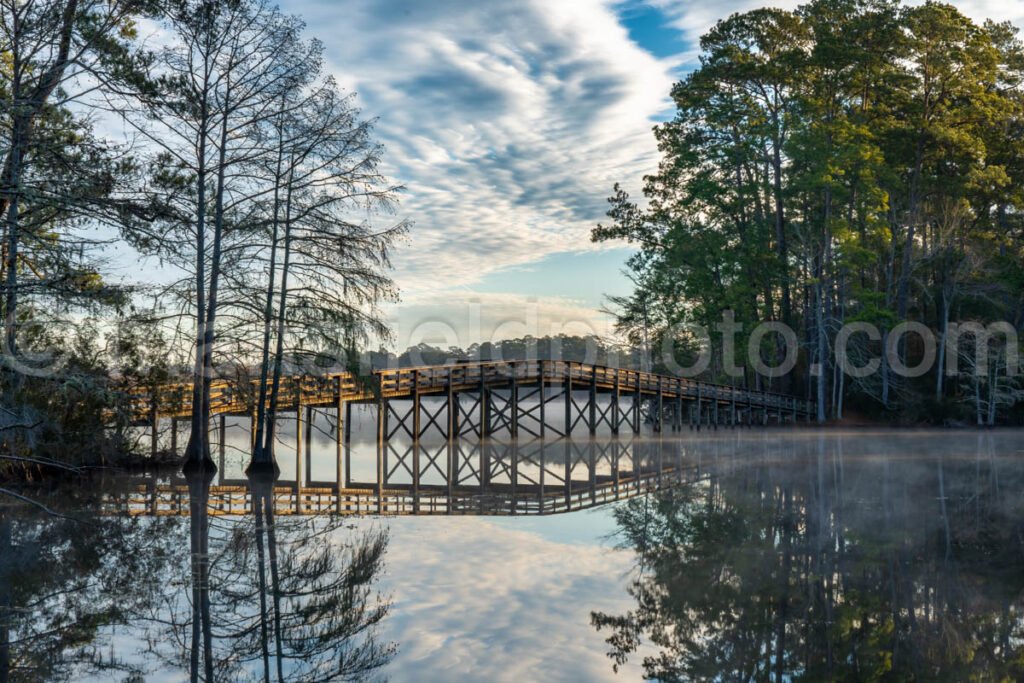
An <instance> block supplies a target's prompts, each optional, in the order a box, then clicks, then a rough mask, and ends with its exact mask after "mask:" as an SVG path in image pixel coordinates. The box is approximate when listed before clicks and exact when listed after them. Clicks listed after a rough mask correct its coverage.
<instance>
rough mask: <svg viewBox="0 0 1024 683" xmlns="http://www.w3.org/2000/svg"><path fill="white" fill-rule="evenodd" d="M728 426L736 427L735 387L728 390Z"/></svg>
mask: <svg viewBox="0 0 1024 683" xmlns="http://www.w3.org/2000/svg"><path fill="white" fill-rule="evenodd" d="M729 397H730V398H729V426H730V427H731V428H733V429H736V387H731V388H730V391H729Z"/></svg>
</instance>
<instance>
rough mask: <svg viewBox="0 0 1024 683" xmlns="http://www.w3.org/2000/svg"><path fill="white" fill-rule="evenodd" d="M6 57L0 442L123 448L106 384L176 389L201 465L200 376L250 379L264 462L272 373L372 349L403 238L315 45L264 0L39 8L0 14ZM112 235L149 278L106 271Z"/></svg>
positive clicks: (1, 145)
mask: <svg viewBox="0 0 1024 683" xmlns="http://www.w3.org/2000/svg"><path fill="white" fill-rule="evenodd" d="M140 26H145V27H147V31H149V32H150V35H140V33H141V30H140ZM154 26H155V27H156V30H155V35H156V36H158V38H157V39H154V37H153V32H154V29H153V27H154ZM0 51H2V52H3V55H4V59H3V63H2V64H0V100H2V107H0V133H2V135H0V152H2V154H3V155H4V165H3V167H2V177H0V209H2V211H3V216H4V221H3V231H4V239H3V259H2V263H0V276H2V277H0V286H2V287H3V296H2V301H0V305H2V307H3V313H4V321H5V325H4V340H5V348H4V359H5V361H6V362H5V364H4V368H3V371H2V373H3V377H2V380H3V386H2V390H3V402H2V406H0V408H2V410H3V416H2V420H0V430H2V431H0V438H2V440H3V441H4V444H3V451H4V452H5V453H8V454H10V455H12V456H19V455H20V456H24V455H25V454H26V453H28V452H30V451H31V453H32V454H33V456H34V457H36V456H43V455H46V449H47V448H48V446H47V444H50V445H52V446H53V451H54V453H53V454H54V455H57V454H60V455H61V457H63V456H64V454H62V453H61V451H62V450H66V445H67V444H68V443H69V442H75V443H77V444H78V445H80V446H84V447H86V450H87V451H88V452H89V453H90V454H91V455H92V456H96V455H100V456H103V457H106V456H110V455H113V454H116V453H119V452H123V451H124V450H126V448H129V447H130V445H131V444H130V441H129V438H130V437H129V435H130V430H129V429H127V426H128V425H127V417H128V414H127V411H126V406H125V402H124V397H123V395H121V394H119V393H118V391H119V388H121V387H124V386H125V385H128V384H138V383H140V382H143V383H145V382H148V383H151V384H153V385H156V384H158V383H160V382H166V381H167V380H169V379H176V378H177V379H180V380H182V381H187V382H191V383H192V386H193V395H192V410H193V415H192V423H191V427H192V428H191V433H190V437H189V442H188V447H187V452H186V458H187V460H188V461H189V462H192V463H205V464H206V465H210V464H212V460H211V459H210V456H209V438H208V434H209V414H210V406H209V401H210V387H211V384H212V382H213V381H215V380H216V379H218V378H222V377H228V378H232V379H248V377H249V375H251V374H254V373H255V375H257V376H258V377H260V378H262V379H263V380H264V385H265V386H266V389H265V391H264V392H263V393H262V394H261V395H260V396H259V397H258V399H259V402H258V406H259V415H258V418H259V420H258V424H259V428H260V432H261V433H260V436H261V438H260V439H259V440H258V441H257V444H256V447H255V449H254V458H255V459H257V460H268V461H269V460H272V458H273V456H272V450H273V442H274V417H273V416H274V413H275V412H276V410H277V396H278V392H277V387H278V384H279V381H280V377H281V375H282V367H283V365H284V364H285V363H289V364H294V363H297V362H301V360H302V359H303V358H314V357H315V358H316V359H317V360H318V362H321V363H324V362H329V363H330V364H331V365H333V366H334V367H339V368H341V367H349V366H352V365H354V363H355V360H356V358H357V356H356V351H357V349H358V347H359V346H360V345H361V344H364V343H366V342H367V341H368V339H370V337H371V336H373V338H375V339H380V338H384V339H386V338H387V337H388V330H387V327H386V325H385V324H384V322H383V319H382V315H381V313H380V310H379V308H378V305H379V304H380V303H381V302H382V301H386V300H389V299H392V298H394V296H395V289H394V286H393V284H392V282H391V279H390V277H389V275H388V270H389V265H390V264H389V252H390V249H391V247H392V245H393V244H394V242H395V240H396V239H398V238H399V237H400V236H401V235H402V233H403V232H404V231H405V230H406V227H407V225H406V223H405V222H404V221H402V220H397V219H392V218H385V219H384V220H381V219H380V217H381V216H386V215H387V214H389V213H391V211H392V209H393V207H394V205H395V200H396V198H397V194H398V192H399V191H400V188H399V187H398V186H396V185H394V184H393V183H391V182H390V181H389V180H388V179H387V178H385V177H384V176H383V175H382V174H381V172H380V170H379V166H380V161H381V154H382V152H383V150H382V148H381V146H380V145H379V144H378V143H377V142H376V141H375V140H374V138H373V122H372V121H371V120H367V119H365V118H363V117H362V115H361V113H360V111H359V109H358V108H357V107H356V104H355V101H354V95H353V94H352V93H346V92H344V91H343V90H341V89H340V88H339V87H338V85H337V84H336V83H335V82H334V80H333V79H332V78H331V77H330V75H329V74H328V73H327V70H326V68H325V66H324V59H323V46H322V45H321V44H320V43H319V42H318V41H316V40H313V39H310V38H308V37H306V36H305V27H304V25H303V23H302V21H301V20H300V19H299V18H298V17H295V16H290V15H288V14H285V13H283V12H281V11H280V10H278V9H277V8H276V7H274V6H273V5H271V4H270V3H268V2H265V1H263V0H233V1H231V2H212V1H210V0H153V1H151V2H147V1H143V0H123V1H121V0H47V1H32V2H20V1H19V2H14V1H11V2H3V3H0ZM101 126H102V130H103V134H100V133H98V132H97V131H98V130H99V129H100V127H101ZM111 131H121V132H122V133H123V136H122V139H111V138H112V136H116V134H114V133H112V132H111ZM112 244H118V245H123V246H125V247H127V248H128V249H129V252H128V253H130V250H134V252H135V253H138V254H139V255H141V256H143V257H149V259H150V261H149V262H150V263H152V264H154V265H157V264H158V265H159V267H160V268H159V272H158V273H157V274H156V277H153V278H152V279H151V280H150V281H148V282H143V283H138V284H133V285H131V286H129V285H126V284H124V283H121V282H117V281H115V280H114V279H113V278H112V277H110V276H109V272H110V271H109V270H108V264H107V263H105V262H104V250H105V249H106V248H107V247H109V246H110V245H112ZM122 253H124V250H123V249H122ZM186 368H187V370H185V369H186ZM183 370H185V371H184V372H183Z"/></svg>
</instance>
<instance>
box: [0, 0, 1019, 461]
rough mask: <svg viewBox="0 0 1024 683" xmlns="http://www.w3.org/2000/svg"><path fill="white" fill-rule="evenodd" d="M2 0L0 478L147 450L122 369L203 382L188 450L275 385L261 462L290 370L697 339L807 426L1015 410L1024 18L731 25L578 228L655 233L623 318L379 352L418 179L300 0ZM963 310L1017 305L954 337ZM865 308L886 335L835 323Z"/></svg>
mask: <svg viewBox="0 0 1024 683" xmlns="http://www.w3.org/2000/svg"><path fill="white" fill-rule="evenodd" d="M0 11H2V12H3V13H4V19H5V20H4V21H3V22H0V45H2V49H3V52H4V55H5V59H4V61H3V63H2V64H0V100H2V101H4V102H5V105H6V106H4V107H3V109H2V111H0V139H2V141H3V144H2V147H3V150H2V155H3V164H2V167H0V224H2V237H0V252H2V253H0V288H2V289H3V292H2V294H0V308H2V309H3V320H4V334H3V340H4V346H3V349H2V351H3V353H2V356H3V360H4V364H3V369H2V371H0V479H3V480H8V479H9V478H10V477H22V476H26V473H28V472H29V471H30V470H33V469H34V470H35V471H38V470H39V468H51V467H52V468H57V469H59V470H61V471H67V472H72V473H73V472H74V471H75V469H76V468H79V467H84V466H92V465H96V464H100V465H112V464H115V463H120V462H122V461H124V460H125V459H127V460H134V459H135V458H136V457H142V454H140V453H138V449H137V448H136V446H135V444H134V443H133V436H132V433H131V424H130V420H129V416H128V414H127V410H126V407H125V402H124V396H125V394H124V388H125V387H129V386H159V385H162V384H166V383H170V382H183V383H187V384H189V385H190V386H191V387H192V401H191V405H192V406H193V411H192V415H191V418H190V420H189V433H188V436H187V444H186V447H185V449H184V451H185V462H184V464H185V465H186V466H188V467H190V468H198V470H201V471H204V472H205V471H212V470H213V469H215V465H214V462H213V459H212V458H211V455H210V437H209V434H210V431H211V420H210V417H211V410H210V390H211V385H212V383H213V382H215V381H217V380H219V379H231V380H242V381H250V380H256V386H257V387H259V393H260V395H259V397H258V399H257V400H256V402H255V404H254V405H256V406H258V409H257V415H256V416H255V417H256V435H255V438H254V442H253V448H252V453H251V466H252V468H255V469H254V471H255V470H260V471H261V472H262V473H263V474H270V475H271V476H276V469H277V468H276V461H275V456H274V448H275V442H276V438H277V437H276V429H277V419H276V417H277V413H278V411H279V406H278V396H279V390H280V387H281V383H282V378H283V377H287V376H289V375H294V374H315V373H316V372H321V371H323V370H324V369H326V368H331V369H332V370H334V371H337V370H339V369H344V370H349V371H351V372H353V373H354V374H355V375H356V376H357V377H366V376H368V375H369V374H370V371H372V369H374V368H381V367H392V366H408V365H420V364H426V365H430V364H436V363H439V362H450V361H456V362H458V361H460V360H468V359H481V360H489V359H504V360H517V359H523V358H528V357H530V358H538V359H545V358H547V359H562V360H576V361H581V362H592V363H597V364H607V365H617V366H620V367H635V368H637V369H647V370H650V371H653V372H659V373H664V374H673V373H675V372H676V370H675V369H676V368H678V367H680V366H682V367H693V366H694V364H695V363H696V362H697V360H698V359H699V358H700V357H701V356H702V355H705V353H706V355H707V356H708V357H709V363H708V365H707V366H706V367H704V369H703V370H702V371H701V372H700V373H699V375H698V377H699V379H701V380H704V381H708V382H714V383H720V384H729V385H734V386H739V387H743V388H747V389H750V390H759V391H760V390H764V391H773V392H779V393H785V394H789V395H791V396H794V397H798V398H800V399H808V400H811V401H813V402H814V403H815V404H816V405H817V410H818V414H817V416H816V417H817V421H818V423H819V424H839V425H848V424H850V422H851V420H852V421H855V422H858V423H860V422H863V423H866V424H878V425H932V426H941V425H946V426H959V425H963V426H969V425H985V426H995V425H1016V426H1019V425H1022V424H1024V380H1022V378H1021V376H1020V373H1019V372H1013V369H1015V365H1016V362H1015V361H1016V358H1017V357H1018V356H1019V355H1020V341H1019V333H1020V332H1021V331H1022V329H1024V269H1022V268H1024V266H1022V264H1024V45H1022V43H1021V41H1020V40H1019V38H1018V36H1017V31H1016V29H1015V28H1014V27H1013V26H1011V25H1010V24H1007V23H994V22H983V23H979V22H976V21H973V20H971V19H969V18H967V17H966V16H964V15H963V14H962V13H961V12H959V11H958V10H957V9H955V8H954V7H952V6H950V5H946V4H942V3H936V2H927V3H925V4H922V5H915V6H907V5H905V4H903V3H901V2H897V1H890V0H813V1H812V2H810V3H808V4H806V5H804V6H802V7H800V8H799V9H797V10H795V11H792V12H790V11H784V10H777V9H758V10H754V11H751V12H745V13H741V14H735V15H733V16H731V17H728V18H725V19H723V20H722V21H720V22H719V23H718V24H717V25H716V26H715V27H714V28H713V29H712V30H711V31H710V32H708V33H707V34H706V35H705V36H704V37H703V38H702V40H701V43H700V61H699V65H698V66H697V67H696V68H695V69H694V70H693V71H692V72H690V73H689V74H688V75H686V76H685V77H684V78H683V79H682V80H681V81H680V82H679V83H677V84H676V85H675V87H674V88H673V90H672V93H671V94H672V98H673V102H674V104H675V108H676V110H675V116H674V118H672V119H671V120H669V121H667V122H665V123H663V124H660V125H658V126H656V127H655V130H654V135H655V136H656V138H657V140H658V143H659V148H660V151H661V154H662V159H661V163H660V165H659V167H658V168H657V169H654V170H653V172H652V174H651V175H649V176H647V177H646V178H645V179H644V190H643V194H644V197H643V199H642V201H639V202H638V201H635V200H633V199H631V198H630V197H629V196H628V195H627V194H626V193H625V192H624V191H623V190H622V189H621V188H620V187H618V186H616V187H615V189H614V194H613V196H612V197H611V199H610V209H609V211H608V216H609V219H610V221H609V222H608V223H607V224H606V225H599V226H597V227H596V228H595V229H594V230H593V232H592V235H591V237H592V239H593V240H594V241H596V242H612V241H618V242H621V241H625V242H628V243H630V244H632V245H633V247H635V248H636V252H635V255H634V256H633V257H632V258H630V260H629V261H628V262H627V264H626V268H627V275H628V276H629V277H630V278H632V280H633V282H634V283H635V289H634V292H633V293H632V294H631V295H629V296H625V297H612V298H610V301H609V310H610V312H611V313H612V314H614V315H615V316H616V320H617V332H618V333H619V335H620V338H621V340H622V341H621V343H620V342H612V341H609V340H606V339H598V338H596V337H594V338H587V337H567V336H562V337H556V338H549V337H544V338H540V339H534V338H529V337H528V338H524V339H513V340H505V341H501V342H495V343H486V344H475V345H473V346H470V347H468V348H465V349H460V348H448V349H440V348H435V347H432V346H429V345H420V346H418V347H415V348H413V349H408V350H406V351H404V352H402V353H401V354H396V353H392V352H387V351H384V350H380V351H367V350H366V349H368V348H370V347H371V345H379V347H380V349H386V348H387V347H388V345H391V344H394V341H395V340H394V338H393V336H392V334H391V331H390V329H389V327H388V321H387V317H386V313H385V308H384V307H385V305H387V304H391V303H396V302H397V300H398V291H397V287H396V285H395V283H394V281H393V280H392V276H391V262H390V256H391V253H392V250H393V249H395V248H396V247H398V246H399V245H400V244H401V243H402V242H403V241H404V240H406V239H407V233H408V231H409V228H410V226H411V223H410V221H408V220H406V219H404V218H402V217H400V215H399V214H398V213H397V212H398V203H399V200H400V198H401V195H402V193H403V191H404V188H403V187H402V186H401V185H400V184H399V183H397V182H395V181H393V180H392V179H390V178H388V177H387V176H386V175H385V174H384V172H383V171H382V168H383V167H384V164H385V151H384V150H383V148H382V146H381V145H380V143H379V142H377V140H376V139H375V137H374V124H375V121H374V120H373V119H369V118H367V117H365V116H364V115H363V113H362V112H361V111H360V109H359V106H358V101H357V99H356V94H355V93H352V92H349V91H346V90H344V89H343V88H341V87H340V86H339V85H338V84H337V83H336V82H335V81H334V80H333V79H332V78H331V76H330V75H329V70H328V68H327V66H326V64H325V57H324V47H323V44H322V43H321V42H319V41H318V40H316V39H315V38H312V37H310V36H308V35H307V30H306V27H305V25H304V23H303V21H302V19H301V18H300V17H297V16H293V15H289V14H287V13H284V12H282V11H280V10H279V9H277V8H276V7H274V6H273V5H272V4H270V3H269V2H268V0H238V1H237V2H231V3H211V2H205V1H203V0H157V1H152V0H63V1H48V2H40V3H5V4H3V6H2V8H0ZM142 26H146V27H147V29H146V30H147V31H150V30H151V29H152V27H157V28H158V29H159V32H160V36H161V37H160V41H159V44H156V43H154V42H153V41H151V40H149V39H148V38H146V37H145V36H143V31H142V29H141V28H140V27H142ZM115 130H117V131H121V132H122V133H123V137H121V138H118V139H113V138H111V137H110V136H111V135H112V134H113V133H112V132H111V131H115ZM595 190H598V188H595ZM115 249H116V250H120V251H121V252H125V251H128V252H131V253H134V254H138V256H139V257H140V258H142V259H146V263H149V264H153V273H152V274H151V275H147V277H148V278H150V279H149V280H147V281H142V282H136V283H128V282H123V281H118V280H117V278H116V277H115V276H114V275H113V274H114V273H116V272H117V271H116V268H114V267H113V265H112V264H111V256H110V255H111V253H112V250H115ZM724 320H730V321H740V320H742V321H745V322H747V324H746V325H745V326H741V327H740V328H739V329H732V330H729V331H727V330H726V329H723V327H721V326H720V321H724ZM750 323H756V324H757V326H751V324H750ZM961 323H962V324H969V325H975V326H978V327H980V328H983V329H985V330H990V329H993V327H992V326H993V325H1003V326H1004V327H1005V329H1004V328H1000V329H1001V330H1002V331H1001V333H1000V334H985V335H982V334H978V333H971V334H969V335H967V341H966V343H964V344H962V345H961V346H960V347H957V348H958V351H957V352H956V355H955V356H954V357H952V358H950V357H949V356H947V355H945V354H947V349H948V348H949V344H948V343H947V342H948V341H949V339H950V336H951V335H952V334H953V330H954V329H955V328H954V327H953V326H954V325H957V324H961ZM851 324H854V325H863V326H866V327H865V329H869V330H875V331H877V332H878V334H877V335H875V334H873V333H872V332H867V333H865V332H864V331H863V330H862V331H861V332H860V333H854V334H852V335H848V336H846V337H844V336H843V334H844V333H843V330H845V329H847V327H848V326H849V325H851ZM764 325H768V326H776V327H773V328H771V329H772V330H774V331H770V332H769V333H759V332H757V329H758V327H763V326H764ZM913 325H917V326H919V328H918V331H919V332H920V330H924V331H925V332H927V334H920V333H914V332H913V330H912V329H911V332H910V333H907V334H904V332H905V331H906V330H905V329H904V328H905V327H906V326H913ZM696 328H701V329H704V330H709V332H707V333H706V334H707V336H706V338H705V337H703V336H701V335H699V334H697V333H696V332H695V331H694V330H695V329H696ZM783 329H786V330H791V331H792V335H793V340H794V342H793V344H789V343H788V342H787V340H786V339H784V337H785V334H783V332H782V330H783ZM759 334H760V336H756V335H759ZM929 335H930V336H931V337H933V338H934V339H935V340H937V345H936V348H935V349H933V351H935V354H936V357H935V358H934V362H933V363H931V365H930V366H929V367H927V368H926V369H925V371H924V372H922V373H921V374H918V375H907V374H904V373H900V372H898V371H897V368H898V366H903V367H911V366H914V367H916V366H918V365H922V363H921V361H922V358H926V357H927V355H928V348H927V347H928V344H927V343H925V337H927V336H929ZM751 340H753V343H752V342H751ZM891 341H893V342H895V343H892V344H890V342H891ZM890 346H891V347H892V348H891V349H890ZM789 347H791V348H789ZM839 347H843V350H844V351H848V354H846V353H844V354H843V355H842V358H843V359H844V360H837V358H838V357H839V354H838V353H837V349H839ZM751 348H753V350H754V355H755V356H756V358H755V360H757V361H758V362H760V363H762V364H764V365H766V366H768V367H779V366H780V363H781V362H782V361H783V360H784V358H788V357H789V355H788V354H790V352H792V354H793V367H792V369H791V371H789V372H787V373H785V374H783V375H782V376H772V375H771V374H770V373H768V374H766V373H763V372H760V371H758V370H757V369H756V366H757V364H756V363H755V364H753V366H752V365H751V364H750V363H743V362H738V361H739V360H740V357H741V356H743V355H744V354H746V353H747V351H748V350H749V349H751ZM847 360H848V361H849V363H850V367H852V368H854V369H858V368H863V367H865V366H866V365H869V364H870V363H872V362H875V361H877V362H878V363H879V366H878V371H877V372H872V373H868V374H865V375H858V374H856V373H853V372H849V367H847V366H846V365H845V363H846V362H847ZM734 365H738V366H739V367H740V368H742V370H741V372H740V375H738V376H737V375H734V374H732V373H731V371H730V368H731V367H732V366H734ZM950 368H952V372H950ZM19 473H21V474H19ZM261 476H262V475H261Z"/></svg>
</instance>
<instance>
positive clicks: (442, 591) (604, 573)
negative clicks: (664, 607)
mask: <svg viewBox="0 0 1024 683" xmlns="http://www.w3.org/2000/svg"><path fill="white" fill-rule="evenodd" d="M581 517H582V519H583V520H584V521H586V520H587V518H591V520H590V521H591V522H593V524H594V533H593V535H592V543H591V544H590V545H583V544H581V543H579V541H580V540H581V539H580V538H579V536H580V534H581V532H580V530H579V529H577V530H574V536H576V538H574V539H573V542H572V544H571V545H569V544H567V543H563V542H561V541H560V540H558V538H556V537H551V536H549V535H548V534H544V533H540V532H538V531H534V529H537V528H538V527H540V526H542V525H541V524H532V525H531V527H532V528H531V530H530V531H526V530H522V529H520V528H517V527H516V525H515V524H514V523H511V521H510V520H506V521H505V523H495V521H493V520H488V519H485V518H480V517H452V518H437V517H434V518H415V517H410V518H403V519H396V520H392V521H391V523H390V534H391V545H390V547H389V549H388V554H387V558H386V569H385V572H386V574H385V577H384V580H383V585H382V590H384V591H385V592H390V593H391V596H392V597H393V599H394V603H393V606H392V607H393V608H392V612H391V614H390V615H389V616H388V618H387V619H386V620H385V622H384V624H383V625H382V629H383V630H382V634H381V635H382V637H383V638H384V639H387V640H393V641H396V642H398V643H399V652H398V655H397V656H396V657H395V659H394V660H393V661H392V662H391V663H390V664H389V665H388V667H387V669H386V672H387V674H388V675H390V676H391V677H392V678H393V679H394V680H417V681H431V680H436V681H451V680H458V679H461V678H464V677H465V676H467V675H471V676H472V677H473V678H474V679H478V680H516V681H522V680H541V679H543V680H557V681H562V680H611V679H613V678H615V675H614V673H613V672H612V668H611V664H610V662H609V660H608V659H607V658H606V657H605V654H604V653H605V650H606V649H607V647H606V645H605V643H604V642H603V636H602V634H599V633H595V632H594V630H593V628H591V626H590V612H591V610H594V609H601V610H610V609H620V610H623V611H624V610H625V609H628V608H629V607H630V606H631V603H630V598H629V596H628V595H627V594H626V592H625V588H624V584H625V574H626V573H627V572H628V571H629V569H630V567H631V566H632V562H633V554H632V553H631V552H622V551H618V550H615V549H613V548H611V547H609V544H608V543H607V542H604V539H603V536H604V535H605V533H606V532H607V524H605V523H604V521H603V520H600V519H596V518H593V517H595V516H594V515H582V516H581ZM551 519H554V518H551ZM533 521H534V522H538V520H533ZM360 523H361V524H369V522H368V521H361V522H360ZM546 536H547V537H546ZM620 678H621V677H620Z"/></svg>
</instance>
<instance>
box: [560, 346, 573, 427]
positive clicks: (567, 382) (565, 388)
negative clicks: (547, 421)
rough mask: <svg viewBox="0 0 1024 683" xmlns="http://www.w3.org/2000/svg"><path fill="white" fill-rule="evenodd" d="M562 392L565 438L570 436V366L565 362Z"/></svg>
mask: <svg viewBox="0 0 1024 683" xmlns="http://www.w3.org/2000/svg"><path fill="white" fill-rule="evenodd" d="M562 392H563V393H564V394H565V429H564V430H563V431H564V432H565V438H567V439H568V438H569V437H571V436H572V366H570V365H568V364H566V366H565V379H564V380H562Z"/></svg>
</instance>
